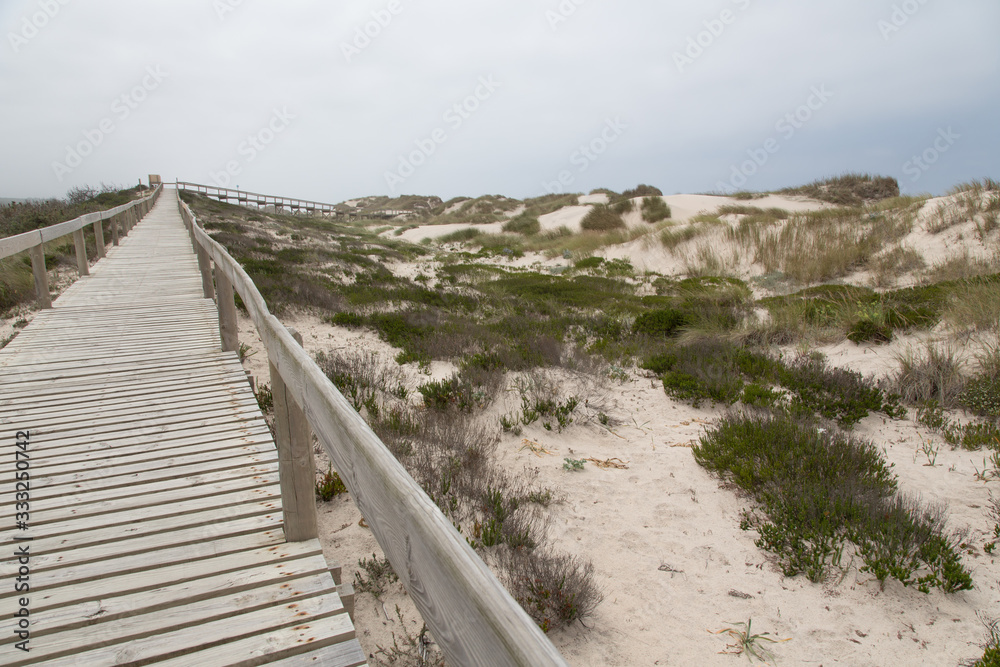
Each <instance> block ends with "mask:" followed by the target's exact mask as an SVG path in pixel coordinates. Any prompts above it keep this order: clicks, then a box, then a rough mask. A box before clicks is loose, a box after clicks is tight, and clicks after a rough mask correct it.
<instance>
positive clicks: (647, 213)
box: [642, 197, 671, 224]
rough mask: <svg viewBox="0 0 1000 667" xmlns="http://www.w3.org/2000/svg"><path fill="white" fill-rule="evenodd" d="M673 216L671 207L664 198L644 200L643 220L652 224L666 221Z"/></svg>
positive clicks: (647, 198)
mask: <svg viewBox="0 0 1000 667" xmlns="http://www.w3.org/2000/svg"><path fill="white" fill-rule="evenodd" d="M670 215H671V212H670V207H669V206H667V202H665V201H663V197H646V198H644V199H643V200H642V219H643V220H645V221H646V222H648V223H650V224H655V223H657V222H660V221H662V220H666V219H667V218H669V217H670Z"/></svg>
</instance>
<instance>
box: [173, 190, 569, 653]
mask: <svg viewBox="0 0 1000 667" xmlns="http://www.w3.org/2000/svg"><path fill="white" fill-rule="evenodd" d="M177 201H178V206H179V208H180V211H181V215H182V217H183V218H184V222H185V225H186V226H187V228H188V232H189V233H190V234H191V240H192V243H193V244H194V247H195V249H196V250H199V252H204V253H205V254H207V255H208V257H209V258H210V261H211V263H212V264H214V270H215V277H216V281H215V282H216V285H218V284H219V282H220V281H219V280H218V278H219V277H220V276H224V280H223V281H221V282H224V283H228V284H229V285H232V287H233V288H234V289H235V291H236V293H238V294H239V295H240V297H241V298H242V299H243V303H244V304H245V305H246V308H247V311H248V312H249V313H250V317H251V319H252V320H253V322H254V324H255V325H256V327H257V331H258V333H259V334H260V337H261V340H262V341H263V343H264V347H265V349H266V350H267V356H268V361H269V363H270V365H271V367H272V369H273V370H274V371H276V373H277V375H279V376H280V378H281V381H282V384H283V388H282V390H283V392H284V393H285V394H286V395H287V396H289V397H291V399H292V400H294V402H295V403H296V404H297V405H298V407H299V408H300V409H301V411H302V413H304V415H305V418H306V420H307V421H308V423H309V426H310V427H311V428H312V430H313V432H314V433H315V434H316V436H317V437H318V439H319V441H320V442H321V443H322V445H323V447H324V449H325V450H326V452H327V454H328V455H329V456H330V459H331V461H333V465H334V467H336V469H337V472H338V473H339V474H340V477H341V479H342V480H343V482H344V484H345V486H347V489H348V491H350V493H351V495H352V497H353V498H354V502H355V504H356V505H357V507H358V509H359V510H361V513H362V515H364V517H365V521H366V522H367V523H368V526H369V528H370V529H371V531H372V533H373V534H374V536H375V539H376V540H377V541H378V543H379V545H380V546H381V547H382V550H383V551H384V552H385V555H386V557H387V558H388V559H389V562H390V563H391V564H392V567H393V569H394V570H395V572H396V574H397V575H399V579H400V581H401V582H402V584H403V586H404V587H405V588H406V590H407V592H408V593H409V594H410V597H411V598H412V599H413V601H414V603H415V604H416V606H417V609H418V610H419V611H420V613H421V615H422V616H423V619H424V622H425V623H426V624H427V627H428V628H430V630H431V632H432V633H433V634H434V637H435V639H436V640H437V641H438V643H439V644H440V646H441V648H442V650H443V651H444V654H445V657H446V658H447V659H448V661H449V662H450V663H451V664H453V665H456V666H458V665H462V666H463V667H464V666H468V665H491V666H492V665H496V666H498V667H501V666H502V667H506V666H508V665H510V666H515V665H516V666H520V667H557V666H558V667H565V666H566V662H565V661H564V660H563V658H562V656H561V655H560V654H559V651H558V650H556V648H555V646H553V645H552V642H551V641H549V639H548V637H546V636H545V634H544V633H543V632H542V631H541V630H540V629H539V628H538V626H537V625H536V624H535V622H534V621H533V620H532V619H531V618H530V617H529V616H528V614H527V613H525V611H524V610H523V609H521V607H520V605H518V603H517V602H516V601H515V600H514V599H513V598H512V597H511V595H510V594H509V593H508V592H507V591H506V589H504V587H503V586H502V585H501V584H500V582H499V581H497V579H496V577H494V576H493V573H492V572H490V570H489V568H488V567H487V566H486V564H485V563H483V561H482V559H480V558H479V556H478V555H477V554H476V552H475V551H473V550H472V548H471V547H470V546H469V544H468V542H466V540H465V538H464V537H462V535H461V534H460V533H459V532H458V531H457V530H456V529H455V527H454V526H453V525H452V523H451V521H449V520H448V519H447V518H446V517H445V516H444V514H442V512H441V510H440V509H439V508H438V506H437V505H436V504H435V503H434V501H432V500H431V499H430V498H429V497H428V496H427V494H426V493H425V492H424V490H423V489H422V488H421V487H420V485H419V484H417V483H416V482H415V481H414V480H413V478H412V477H410V475H409V474H408V473H407V472H406V470H405V469H404V468H403V466H402V465H401V464H400V463H399V461H397V460H396V458H395V457H394V456H393V455H392V454H391V453H390V452H389V450H388V448H387V447H386V446H385V444H383V443H382V441H381V440H379V438H378V436H376V435H375V433H374V432H373V431H372V430H371V428H370V427H369V426H368V424H367V423H365V421H364V419H362V418H361V415H359V414H358V412H357V411H356V410H355V409H354V408H353V407H352V406H351V404H350V403H348V402H347V400H346V399H345V398H344V397H343V396H342V395H341V393H340V392H339V391H338V390H337V388H336V387H334V386H333V384H332V383H331V382H330V380H329V379H328V378H327V377H326V375H324V374H323V371H322V370H320V368H319V367H318V366H317V365H316V363H315V362H314V361H313V360H312V359H311V358H310V357H309V355H308V354H307V353H306V352H305V350H303V349H302V347H301V345H299V344H298V343H297V342H296V340H295V338H293V336H292V334H291V333H290V332H289V331H288V330H287V329H286V328H285V327H284V326H283V325H282V324H281V322H280V321H278V319H277V318H276V317H274V315H272V314H271V313H270V311H269V310H268V308H267V303H266V302H265V301H264V298H263V297H262V296H261V295H260V292H259V291H258V290H257V287H256V286H255V285H254V283H253V281H252V280H251V279H250V277H249V276H248V275H247V274H246V272H245V271H244V270H243V268H242V267H241V266H240V264H239V263H238V262H236V260H234V259H233V258H232V257H230V256H229V253H228V252H226V250H225V248H223V247H222V246H221V245H220V244H219V243H217V242H216V241H215V240H213V239H212V238H211V237H210V236H209V235H208V234H207V233H205V230H204V229H202V228H201V226H200V225H199V224H198V220H197V218H196V217H195V216H194V214H193V213H192V212H191V209H190V208H189V207H188V206H187V204H185V203H184V202H183V201H182V200H181V199H180V191H179V190H178V195H177ZM205 282H206V283H207V282H208V281H207V280H206V281H205ZM219 298H220V299H227V300H228V299H232V298H233V297H232V296H231V292H230V294H229V295H223V294H222V293H221V292H220V294H219ZM222 310H228V307H225V308H220V313H221V312H222ZM228 326H229V323H223V322H222V321H221V319H220V328H224V327H228ZM277 430H278V431H279V442H278V448H279V460H280V461H283V462H284V461H292V462H293V463H294V462H296V461H302V460H303V458H304V457H306V456H308V457H310V460H311V452H309V451H308V449H306V451H305V452H303V451H301V449H300V450H298V451H294V450H292V451H289V450H288V449H286V450H285V451H282V450H283V449H284V448H292V447H294V446H295V445H294V444H293V443H291V442H289V441H288V439H285V440H286V441H285V442H282V441H281V440H282V439H283V438H282V437H281V431H283V430H285V429H284V428H279V429H277ZM301 440H302V439H301V438H300V439H299V443H300V444H299V445H298V447H300V448H302V447H307V445H303V444H302V443H301ZM282 465H283V466H284V467H282V468H281V469H280V471H279V474H280V476H281V478H282V479H285V478H286V477H288V476H291V477H292V478H293V479H295V480H297V482H296V483H301V484H309V488H308V489H303V488H298V489H296V493H297V495H298V496H299V498H304V497H310V498H311V497H313V488H312V485H313V484H314V483H315V479H314V478H308V479H306V478H305V476H304V475H302V474H297V473H296V471H295V470H289V469H288V468H289V466H288V465H287V464H286V463H282ZM299 473H301V471H299ZM288 486H292V485H291V484H289V485H288ZM303 494H308V495H303ZM286 501H289V502H292V503H296V502H300V501H297V500H296V499H294V498H288V497H287V496H286V495H285V485H283V486H282V502H283V503H285V502H286ZM298 507H300V505H299V506H298ZM309 520H310V519H309V514H308V512H301V511H297V512H296V513H295V514H294V515H291V516H290V515H288V514H286V515H285V524H286V531H289V529H290V530H291V532H294V533H301V534H309V529H312V530H315V526H308V525H294V524H293V525H291V526H290V525H289V523H290V522H296V521H309ZM311 520H312V521H315V518H312V519H311ZM286 537H287V535H286Z"/></svg>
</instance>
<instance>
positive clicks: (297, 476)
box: [268, 329, 319, 542]
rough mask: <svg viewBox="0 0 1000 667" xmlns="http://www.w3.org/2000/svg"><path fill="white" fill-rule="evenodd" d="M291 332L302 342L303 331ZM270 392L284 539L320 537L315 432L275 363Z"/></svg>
mask: <svg viewBox="0 0 1000 667" xmlns="http://www.w3.org/2000/svg"><path fill="white" fill-rule="evenodd" d="M289 333H291V334H292V337H293V338H295V341H296V342H297V343H298V344H299V345H302V334H300V333H299V332H298V331H295V330H294V329H289ZM268 366H269V368H270V371H271V394H272V395H273V396H274V431H275V438H274V439H275V443H276V444H277V446H278V475H279V479H280V482H281V507H282V511H283V512H284V516H285V539H286V540H287V541H289V542H303V541H305V540H312V539H315V538H317V537H319V529H318V527H317V520H316V465H315V463H314V462H313V455H312V432H311V431H310V430H309V422H308V421H307V420H306V416H305V413H303V412H302V409H301V408H300V407H299V405H298V404H297V403H296V402H295V399H294V398H292V394H291V393H290V392H288V390H287V388H286V387H285V381H284V380H283V379H282V378H281V374H280V373H279V372H278V369H277V368H275V366H274V364H271V363H269V364H268Z"/></svg>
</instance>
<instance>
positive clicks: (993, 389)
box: [958, 374, 1000, 419]
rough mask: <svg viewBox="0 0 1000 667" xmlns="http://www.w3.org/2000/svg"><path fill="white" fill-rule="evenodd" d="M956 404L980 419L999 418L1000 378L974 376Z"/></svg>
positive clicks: (994, 376)
mask: <svg viewBox="0 0 1000 667" xmlns="http://www.w3.org/2000/svg"><path fill="white" fill-rule="evenodd" d="M958 402H959V403H960V404H961V405H962V407H964V408H965V409H966V410H968V411H969V412H971V413H973V414H975V415H979V416H980V417H991V418H994V419H996V418H998V417H1000V377H998V376H996V375H993V374H983V375H978V376H976V377H975V378H973V379H972V380H970V381H969V382H968V383H967V384H966V385H965V389H963V390H962V393H961V394H959V395H958Z"/></svg>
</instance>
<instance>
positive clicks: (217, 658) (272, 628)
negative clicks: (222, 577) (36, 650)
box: [10, 595, 354, 667]
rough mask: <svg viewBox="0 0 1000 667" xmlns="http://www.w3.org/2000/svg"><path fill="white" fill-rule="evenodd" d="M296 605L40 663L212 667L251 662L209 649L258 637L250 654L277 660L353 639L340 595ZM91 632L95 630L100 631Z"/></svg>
mask: <svg viewBox="0 0 1000 667" xmlns="http://www.w3.org/2000/svg"><path fill="white" fill-rule="evenodd" d="M291 604H295V605H296V606H295V608H294V609H295V612H294V613H291V614H290V613H287V612H288V610H287V609H285V608H284V607H279V608H277V609H260V610H257V611H252V612H249V613H246V614H232V610H231V609H230V615H229V616H228V617H226V618H221V619H218V620H213V621H209V622H205V623H202V624H200V625H198V626H196V627H193V628H188V627H182V628H181V629H176V630H172V631H169V632H165V633H162V634H155V635H152V636H144V637H139V638H134V639H129V640H128V641H127V642H125V643H122V642H121V641H119V642H118V643H112V644H110V645H107V646H103V647H101V648H96V649H93V650H89V651H86V652H83V653H71V654H69V655H65V656H61V657H57V658H53V659H49V660H45V661H44V662H38V663H37V664H40V665H47V666H49V667H56V666H57V665H66V666H69V665H73V666H76V665H81V664H86V665H112V664H116V665H118V664H146V663H149V662H159V661H164V660H168V659H171V658H183V660H184V661H185V662H183V663H180V664H185V665H192V664H195V665H199V667H212V666H213V665H234V664H247V663H246V662H245V661H244V660H240V658H239V654H236V653H235V652H234V651H233V648H232V647H229V648H227V649H225V650H223V651H220V652H217V653H213V652H211V651H210V650H211V649H213V648H216V647H222V646H223V645H225V644H227V643H231V642H235V641H239V640H243V639H251V638H253V639H255V644H256V646H257V647H258V648H257V650H256V652H255V653H250V654H248V655H255V654H256V655H260V654H261V652H264V653H265V654H270V655H273V656H275V657H285V656H286V655H292V654H294V653H298V652H302V651H304V650H309V649H313V648H316V647H317V646H322V645H324V644H330V643H334V642H337V641H343V640H345V639H351V638H353V637H354V628H353V626H352V624H351V621H350V619H349V618H348V617H347V614H346V613H345V612H344V607H343V605H342V604H341V603H340V599H339V598H337V597H336V596H335V595H334V596H330V595H325V596H319V597H312V598H305V599H299V600H297V601H295V602H292V603H291ZM161 613H162V612H161ZM97 627H100V626H97ZM113 627H114V624H111V628H112V629H111V631H109V632H107V633H106V634H105V636H104V637H102V639H103V640H104V641H107V642H114V641H115V639H116V637H115V636H114V631H113ZM91 630H92V631H95V630H96V627H95V628H91ZM283 630H284V631H286V633H288V632H289V631H290V634H291V636H290V637H289V641H287V642H283V641H281V636H282V635H281V631H283ZM94 634H95V635H96V634H97V633H96V632H95V633H94ZM49 639H50V640H51V639H52V637H50V638H49ZM275 649H277V650H275ZM195 652H202V655H200V656H197V657H196V656H195V655H192V654H195ZM234 655H236V656H237V659H236V661H234V660H233V657H234ZM10 664H11V667H18V666H19V665H24V664H28V661H27V660H26V659H23V658H22V659H21V660H20V661H17V662H12V663H10ZM250 664H252V663H250Z"/></svg>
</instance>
